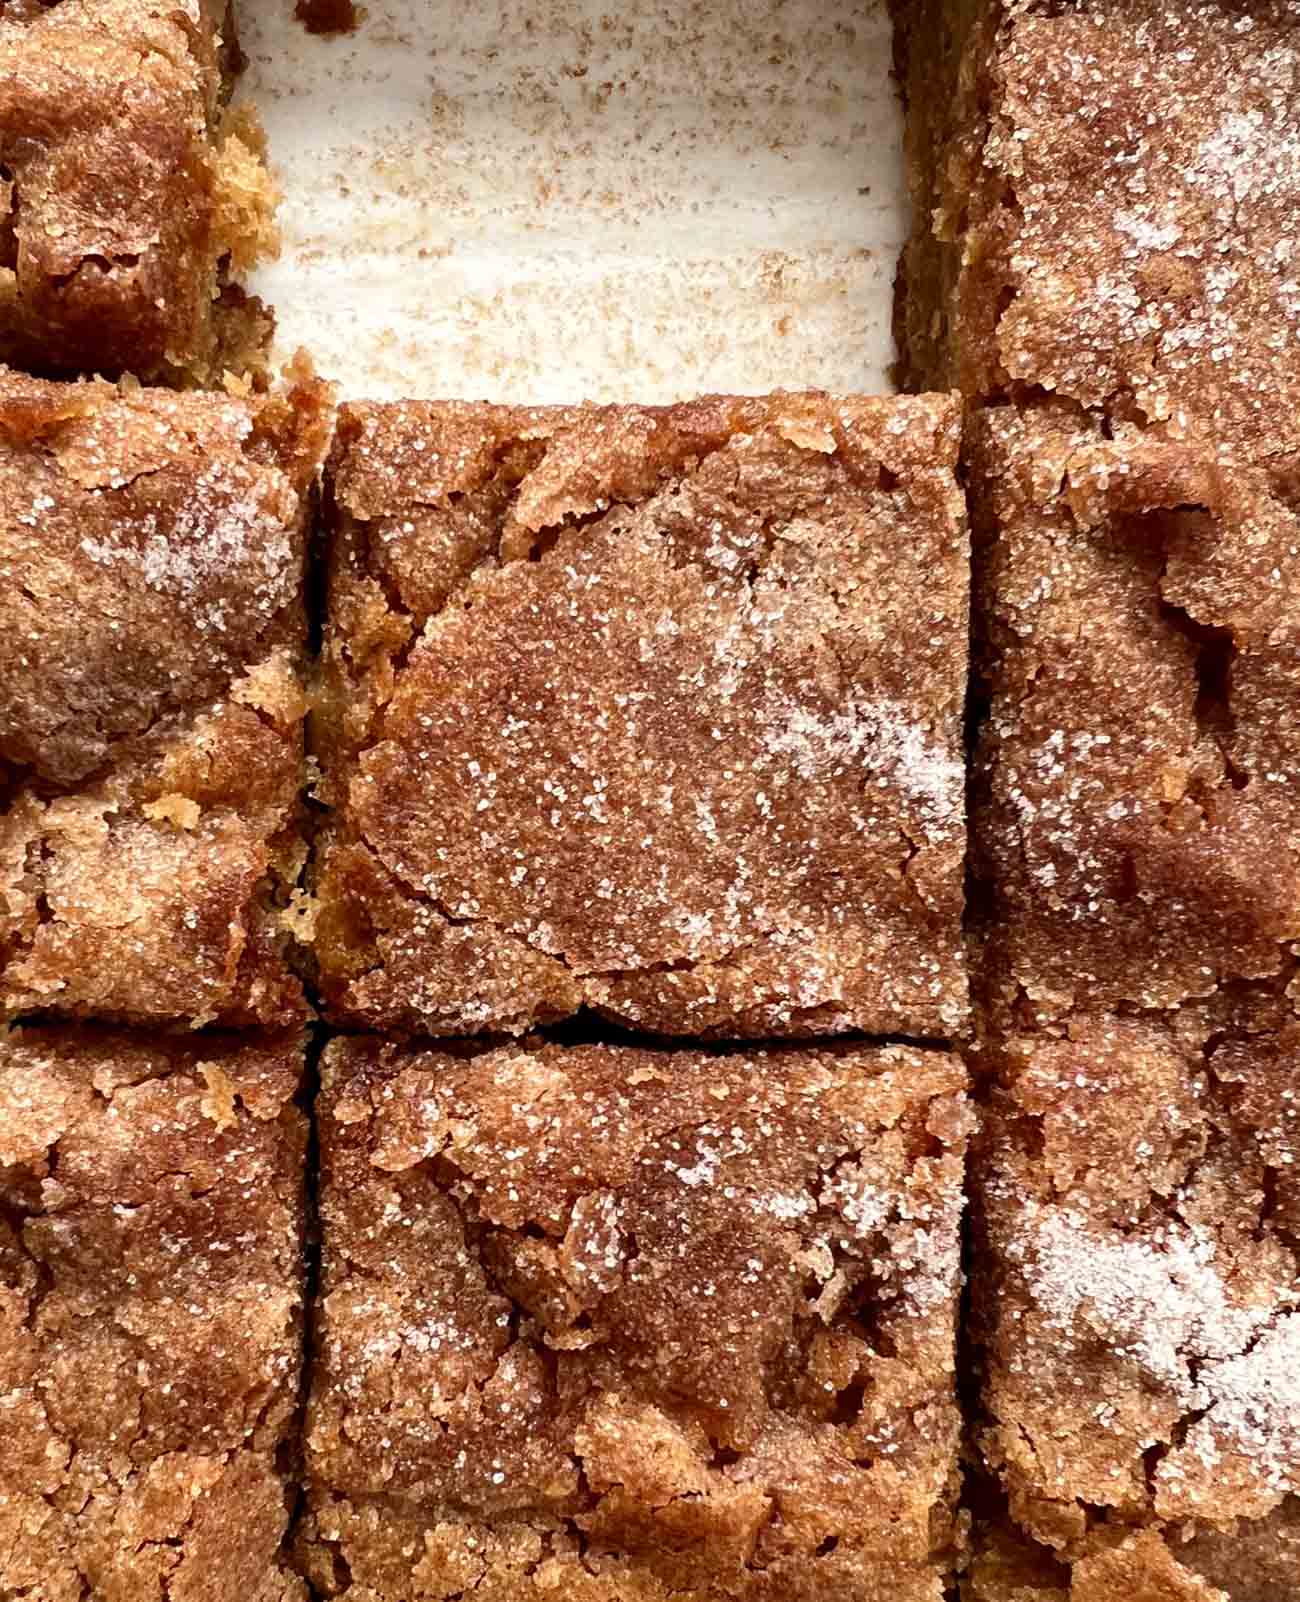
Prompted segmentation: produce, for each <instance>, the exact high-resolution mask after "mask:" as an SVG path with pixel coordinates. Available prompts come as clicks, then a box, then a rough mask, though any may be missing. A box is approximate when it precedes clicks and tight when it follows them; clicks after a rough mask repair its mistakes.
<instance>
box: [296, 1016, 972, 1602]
mask: <svg viewBox="0 0 1300 1602" xmlns="http://www.w3.org/2000/svg"><path fill="white" fill-rule="evenodd" d="M451 1050H452V1053H454V1054H447V1053H444V1052H436V1051H420V1050H416V1049H414V1048H402V1047H397V1046H394V1045H391V1044H383V1043H381V1042H379V1041H377V1040H374V1039H368V1038H365V1037H354V1038H352V1039H347V1040H340V1041H336V1042H334V1043H333V1044H332V1045H331V1046H329V1047H328V1049H327V1051H326V1054H325V1061H324V1069H323V1091H322V1096H321V1100H320V1103H319V1119H320V1136H321V1216H322V1225H323V1270H322V1272H323V1280H322V1286H321V1301H320V1304H319V1314H318V1320H319V1322H318V1330H317V1341H316V1348H315V1350H316V1355H315V1358H314V1364H313V1375H312V1384H311V1398H310V1403H309V1408H308V1421H307V1476H308V1484H309V1505H308V1513H307V1517H306V1519H305V1522H304V1526H303V1533H302V1537H301V1543H300V1549H299V1555H300V1558H301V1560H302V1563H303V1566H304V1572H305V1574H306V1575H307V1577H308V1578H309V1580H310V1581H311V1582H312V1584H313V1586H314V1587H315V1588H316V1590H317V1592H318V1594H320V1595H322V1596H325V1597H333V1596H338V1595H346V1596H349V1597H357V1596H361V1595H364V1596H366V1597H367V1598H369V1599H371V1602H399V1599H401V1602H407V1599H415V1598H419V1597H441V1596H447V1597H450V1596H453V1595H461V1594H465V1595H468V1594H470V1593H471V1592H472V1593H473V1594H475V1595H481V1596H483V1597H485V1598H487V1597H493V1598H496V1597H500V1598H506V1597H509V1598H511V1599H522V1598H531V1597H537V1598H538V1599H539V1602H540V1599H541V1598H544V1597H563V1598H565V1599H566V1602H604V1599H606V1598H608V1599H611V1602H612V1599H614V1598H632V1597H636V1598H646V1599H651V1598H653V1599H656V1602H658V1599H664V1602H666V1599H667V1598H669V1597H679V1598H696V1599H699V1602H712V1599H717V1602H722V1599H723V1598H731V1599H758V1598H763V1599H770V1602H777V1599H780V1602H850V1599H851V1602H877V1599H878V1602H922V1599H924V1602H939V1599H940V1598H941V1597H942V1596H943V1595H944V1577H945V1573H946V1572H947V1569H948V1566H949V1565H950V1564H951V1561H952V1556H953V1554H952V1550H951V1547H952V1543H953V1539H954V1526H953V1506H952V1503H953V1497H954V1494H955V1485H956V1454H957V1444H958V1412H957V1405H956V1399H955V1392H954V1372H953V1365H954V1356H953V1344H954V1324H955V1317H956V1301H957V1293H958V1280H959V1262H958V1259H959V1245H958V1236H959V1221H960V1216H961V1211H962V1204H963V1166H964V1165H963V1156H964V1147H965V1142H966V1136H967V1131H968V1125H969V1124H970V1122H971V1121H972V1119H971V1113H970V1110H969V1108H968V1107H967V1105H966V1101H965V1090H964V1086H965V1076H964V1072H963V1069H962V1067H961V1064H960V1063H959V1062H958V1061H957V1060H956V1059H955V1058H953V1057H951V1056H947V1055H944V1054H942V1053H938V1052H921V1051H915V1050H911V1049H907V1048H903V1047H888V1048H883V1049H867V1048H844V1047H839V1048H831V1049H826V1050H790V1049H787V1050H784V1051H776V1052H771V1053H763V1054H759V1055H756V1056H746V1055H742V1054H734V1053H732V1054H720V1053H717V1052H708V1051H701V1050H695V1051H674V1052H668V1051H652V1050H645V1049H639V1048H631V1047H621V1048H620V1047H610V1046H574V1047H563V1046H554V1045H551V1046H537V1047H533V1046H530V1045H528V1044H524V1045H521V1046H511V1047H505V1048H498V1049H495V1050H491V1051H488V1052H482V1053H477V1054H475V1053H473V1052H472V1051H471V1050H470V1048H469V1047H468V1046H465V1045H459V1046H457V1047H453V1048H451Z"/></svg>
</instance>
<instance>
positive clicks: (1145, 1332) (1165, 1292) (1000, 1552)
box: [969, 964, 1300, 1602]
mask: <svg viewBox="0 0 1300 1602" xmlns="http://www.w3.org/2000/svg"><path fill="white" fill-rule="evenodd" d="M1298 1008H1300V980H1298V978H1297V970H1296V968H1295V965H1294V964H1292V965H1291V967H1290V969H1289V971H1288V972H1287V974H1285V975H1284V976H1282V977H1281V978H1279V979H1278V980H1276V981H1272V982H1270V983H1268V984H1258V983H1257V984H1235V985H1230V986H1226V987H1225V988H1224V989H1223V990H1222V991H1221V992H1220V993H1218V994H1217V995H1216V996H1214V997H1212V998H1210V999H1209V1000H1207V1001H1204V1002H1199V1003H1189V1004H1186V1005H1184V1006H1183V1007H1181V1008H1179V1009H1177V1010H1176V1011H1174V1012H1172V1013H1170V1014H1166V1015H1164V1016H1161V1015H1159V1014H1145V1015H1143V1016H1141V1017H1119V1016H1115V1017H1106V1016H1100V1015H1094V1016H1090V1017H1080V1018H1076V1019H1075V1020H1073V1021H1072V1023H1071V1025H1070V1028H1069V1031H1068V1033H1066V1034H1063V1035H1062V1036H1061V1037H1059V1038H1053V1037H1050V1036H1046V1035H1044V1034H1041V1033H1040V1034H1030V1035H1015V1034H1012V1035H1010V1036H1009V1037H1007V1038H1006V1039H1004V1040H1003V1041H1002V1043H1001V1044H1000V1045H999V1046H998V1048H997V1049H996V1051H995V1062H996V1066H997V1070H998V1073H997V1088H996V1090H995V1094H994V1099H993V1112H992V1113H991V1115H990V1118H989V1126H988V1128H987V1130H986V1133H985V1138H984V1140H983V1143H982V1145H981V1148H980V1156H979V1160H978V1162H977V1163H976V1187H975V1188H976V1216H977V1227H976V1247H975V1258H974V1265H973V1268H972V1272H971V1284H972V1288H973V1293H974V1314H973V1318H974V1329H973V1336H974V1342H975V1348H976V1350H977V1352H980V1353H981V1354H982V1366H983V1371H984V1372H983V1385H982V1404H983V1410H984V1415H985V1417H984V1422H983V1425H982V1428H981V1430H980V1432H979V1435H978V1437H977V1439H978V1441H979V1445H980V1447H981V1448H982V1452H983V1456H984V1459H985V1461H986V1463H987V1464H988V1466H989V1467H990V1469H991V1470H993V1471H994V1472H995V1473H996V1475H997V1476H998V1478H999V1479H1000V1481H1001V1483H1002V1487H1003V1489H1004V1491H1005V1493H1006V1494H1007V1498H1008V1503H1009V1521H1008V1526H1009V1527H1008V1531H1007V1532H1006V1533H1005V1534H1003V1535H1000V1536H998V1537H997V1539H996V1541H995V1542H994V1543H991V1545H989V1546H985V1548H984V1550H983V1551H982V1552H981V1553H980V1555H979V1556H978V1557H977V1559H976V1561H975V1562H974V1564H973V1565H972V1571H971V1585H970V1590H969V1596H970V1598H971V1602H1004V1599H1005V1602H1012V1599H1016V1598H1022V1599H1024V1602H1030V1599H1036V1598H1037V1597H1038V1596H1039V1594H1040V1591H1041V1594H1042V1596H1043V1597H1044V1599H1045V1602H1046V1599H1048V1598H1050V1599H1052V1602H1055V1599H1056V1598H1058V1597H1059V1598H1060V1599H1061V1602H1065V1598H1067V1597H1068V1598H1069V1599H1070V1602H1112V1599H1114V1598H1118V1597H1124V1598H1133V1599H1150V1602H1225V1599H1226V1602H1282V1599H1283V1598H1290V1597H1294V1596H1296V1595H1300V1015H1298V1010H1297V1009H1298ZM1017 1528H1018V1529H1019V1531H1020V1534H1021V1537H1022V1542H1023V1544H1022V1546H1021V1549H1020V1551H1019V1552H1018V1553H1014V1548H1013V1547H1011V1541H1012V1532H1014V1531H1015V1530H1016V1529H1017ZM1009 1550H1010V1551H1011V1552H1012V1553H1013V1555H1011V1556H1009V1555H1008V1551H1009ZM1035 1573H1037V1574H1038V1575H1040V1576H1041V1583H1040V1582H1038V1581H1036V1580H1035V1579H1034V1575H1035ZM1035 1584H1039V1589H1037V1590H1036V1589H1034V1586H1035Z"/></svg>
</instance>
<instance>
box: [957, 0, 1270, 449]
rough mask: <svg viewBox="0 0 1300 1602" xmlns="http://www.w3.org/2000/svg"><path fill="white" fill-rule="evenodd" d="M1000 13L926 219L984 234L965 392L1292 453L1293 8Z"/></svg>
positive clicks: (1116, 3)
mask: <svg viewBox="0 0 1300 1602" xmlns="http://www.w3.org/2000/svg"><path fill="white" fill-rule="evenodd" d="M999 9H1000V10H1001V12H1002V15H1003V21H1002V24H1001V27H1000V28H999V29H998V30H997V31H996V32H994V33H993V34H992V36H991V44H990V46H989V47H988V48H987V56H986V59H985V60H983V61H982V62H980V61H972V62H970V63H968V68H967V71H968V77H967V79H966V85H965V88H966V93H967V96H968V99H967V101H966V102H965V103H964V106H963V110H962V113H961V116H960V117H959V119H958V120H959V122H960V123H961V124H962V125H963V126H962V129H961V132H960V133H959V134H958V138H957V146H956V152H955V155H952V156H950V158H949V159H950V165H949V166H948V169H947V170H948V173H949V185H950V187H949V191H948V193H947V194H946V195H945V196H944V198H943V208H944V210H943V213H942V214H941V219H940V227H941V228H949V229H950V228H953V227H959V226H960V224H959V213H963V214H965V213H968V223H967V226H969V227H970V228H971V229H973V230H974V232H975V233H976V235H977V236H978V242H977V243H976V244H975V245H974V246H973V248H972V250H971V252H970V253H969V255H968V267H967V271H966V274H965V281H964V290H963V293H964V295H965V297H966V305H965V307H964V309H963V312H962V313H961V315H963V316H965V317H966V318H968V319H969V323H968V326H967V328H966V330H965V331H964V333H960V334H959V342H960V341H962V340H964V341H965V343H966V345H967V347H968V348H967V349H966V350H965V352H964V361H965V364H966V367H967V372H966V375H965V381H972V380H973V381H974V383H975V384H976V386H977V389H978V391H979V392H980V393H988V392H989V390H990V389H993V390H996V389H998V388H1000V387H1002V386H1003V385H1005V383H1006V382H1007V381H1008V380H1011V381H1019V382H1020V383H1022V384H1024V385H1028V386H1040V387H1042V388H1045V389H1047V390H1050V391H1052V392H1053V393H1055V394H1058V395H1062V396H1069V397H1072V398H1073V399H1076V400H1078V401H1081V402H1082V403H1083V404H1085V405H1087V406H1103V405H1104V406H1106V407H1107V408H1108V409H1111V410H1113V411H1115V412H1117V413H1119V414H1127V413H1131V412H1135V413H1136V414H1138V415H1140V416H1141V417H1143V418H1145V419H1146V420H1147V421H1149V422H1151V423H1155V424H1159V425H1161V426H1162V427H1164V428H1167V430H1168V431H1169V432H1170V433H1171V434H1172V435H1174V436H1175V437H1177V436H1179V435H1182V434H1184V433H1185V432H1186V431H1187V430H1188V428H1189V427H1190V428H1196V429H1200V430H1201V431H1203V432H1204V433H1206V434H1207V435H1208V436H1209V437H1210V438H1211V439H1212V440H1213V441H1215V442H1216V443H1219V444H1223V445H1230V446H1232V447H1233V448H1235V449H1238V450H1243V449H1244V450H1245V451H1246V452H1248V453H1251V454H1268V453H1271V452H1274V451H1277V450H1279V449H1287V448H1294V443H1295V438H1296V425H1295V416H1296V412H1297V408H1298V407H1300V360H1297V356H1298V355H1300V279H1298V278H1297V266H1298V262H1297V259H1296V256H1295V252H1296V250H1297V248H1298V247H1297V245H1296V240H1295V216H1296V212H1297V210H1298V209H1300V125H1298V124H1297V121H1296V116H1295V108H1296V105H1297V102H1300V11H1298V10H1297V7H1296V5H1295V4H1294V0H1246V3H1239V0H1188V3H1181V0H1180V3H1178V4H1171V3H1168V0H1074V3H1070V4H1065V5H1055V4H1046V3H1042V0H1005V3H1004V4H1003V5H1002V6H1001V7H1000V8H999ZM981 168H983V172H982V173H981Z"/></svg>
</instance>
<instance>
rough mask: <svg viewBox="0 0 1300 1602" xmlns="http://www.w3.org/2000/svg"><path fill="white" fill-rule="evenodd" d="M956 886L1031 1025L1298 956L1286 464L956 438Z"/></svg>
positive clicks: (1033, 436)
mask: <svg viewBox="0 0 1300 1602" xmlns="http://www.w3.org/2000/svg"><path fill="white" fill-rule="evenodd" d="M968 453H969V457H970V485H971V497H972V502H971V504H972V521H973V525H974V530H975V539H976V545H977V563H976V609H977V625H976V631H977V635H978V638H979V641H980V660H979V663H978V671H979V673H980V675H981V676H982V677H983V679H984V680H985V681H986V683H987V687H988V689H989V692H990V696H991V705H990V712H989V717H988V721H987V722H986V724H985V725H984V727H983V729H982V732H981V740H980V747H979V752H978V756H977V778H976V790H975V794H976V797H977V800H976V803H975V807H974V814H973V825H974V832H975V836H976V844H977V853H976V865H977V870H978V872H979V874H980V876H981V877H982V878H983V879H984V880H985V882H986V885H987V888H988V890H989V892H990V894H991V897H992V917H993V920H994V924H995V930H994V934H993V939H994V941H995V944H996V946H997V947H998V948H999V953H1000V957H1001V959H1004V961H1005V970H1006V979H1007V982H1008V984H1009V985H1010V986H1012V987H1013V988H1014V990H1015V991H1016V992H1017V993H1018V994H1020V995H1022V996H1023V997H1024V998H1025V1000H1026V1001H1027V1003H1028V1005H1029V1007H1030V1009H1031V1010H1032V1011H1034V1012H1035V1013H1037V1014H1038V1015H1039V1016H1040V1017H1049V1016H1055V1015H1060V1014H1062V1013H1065V1012H1067V1011H1068V1010H1069V1009H1070V1008H1071V1007H1076V1006H1077V1007H1084V1006H1103V1007H1109V1006H1112V1005H1116V1004H1119V1003H1132V1004H1135V1005H1138V1006H1144V1007H1165V1006H1172V1005H1174V1004H1176V1003H1177V1002H1178V1001H1179V1000H1180V999H1182V998H1183V997H1187V996H1197V995H1202V994H1205V993H1207V992H1209V991H1211V990H1212V989H1213V988H1214V986H1215V984H1216V983H1217V982H1218V981H1220V980H1221V979H1223V978H1232V977H1239V976H1248V977H1249V976H1262V975H1266V974H1271V973H1276V972H1278V971H1279V969H1280V968H1281V966H1282V964H1283V962H1284V960H1285V958H1286V953H1287V944H1288V942H1292V941H1294V940H1296V939H1297V938H1298V937H1300V790H1298V788H1297V786H1298V783H1300V495H1298V494H1297V485H1298V484H1300V473H1298V471H1297V463H1298V462H1300V458H1295V457H1293V458H1291V459H1290V462H1289V463H1288V462H1287V461H1286V459H1284V458H1278V459H1277V462H1276V463H1275V470H1274V471H1272V472H1264V471H1263V470H1260V469H1254V468H1245V467H1240V466H1238V467H1235V468H1232V469H1230V470H1227V469H1223V470H1221V469H1219V468H1217V467H1216V466H1215V464H1214V462H1213V461H1212V460H1210V459H1209V457H1208V456H1207V455H1206V454H1205V453H1204V452H1202V451H1201V450H1199V449H1198V448H1196V447H1194V446H1174V445H1166V444H1163V443H1161V442H1155V441H1148V440H1145V439H1143V438H1134V437H1132V436H1129V438H1128V439H1127V440H1126V441H1119V440H1116V441H1108V440H1105V439H1102V438H1101V437H1100V434H1099V433H1098V432H1096V431H1093V430H1090V429H1088V428H1086V427H1084V426H1082V425H1078V424H1076V423H1075V422H1073V421H1071V420H1070V418H1069V417H1068V416H1066V415H1065V414H1064V413H1057V414H1052V413H1048V412H1042V411H1039V412H1034V413H1030V414H1027V415H1025V414H1017V413H1016V412H1015V411H1013V410H1011V409H1010V408H996V409H991V410H989V411H986V412H984V413H983V414H981V415H979V416H978V417H976V418H975V419H974V420H973V423H972V425H971V428H970V430H969V433H968Z"/></svg>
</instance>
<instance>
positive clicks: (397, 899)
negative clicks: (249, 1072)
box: [318, 395, 967, 1036]
mask: <svg viewBox="0 0 1300 1602" xmlns="http://www.w3.org/2000/svg"><path fill="white" fill-rule="evenodd" d="M957 433H958V411H957V408H956V406H955V404H954V403H953V401H951V400H950V399H948V398H944V397H922V398H911V399H903V398H900V399H895V400H874V401H873V400H861V399H837V398H834V397H830V396H825V395H790V396H780V395H778V396H775V397H771V398H768V399H763V400H731V399H723V398H714V399H709V400H704V401H701V402H698V403H693V404H690V405H684V406H679V407H674V408H669V409H664V410H639V409H635V408H609V409H591V410H588V411H576V412H566V411H546V410H543V411H526V410H509V409H503V408H493V407H479V406H462V405H441V406H439V405H432V406H424V405H415V404H407V405H401V406H386V407H385V406H374V407H367V406H353V407H348V408H345V409H344V412H343V416H342V420H341V427H340V437H339V442H338V444H337V446H336V449H335V454H334V459H333V469H332V477H333V494H334V498H335V501H336V503H337V507H338V512H339V522H338V528H337V532H336V544H335V555H334V568H333V577H332V584H331V597H330V619H329V627H328V634H327V689H326V699H325V706H324V710H325V713H326V719H325V724H326V727H325V729H324V734H323V749H322V756H323V760H324V765H325V770H326V787H325V791H324V794H325V798H326V799H327V800H328V801H329V802H330V804H331V805H332V806H334V807H335V808H337V809H338V811H339V819H338V823H337V835H336V840H335V845H336V847H337V849H336V851H335V854H334V855H333V856H332V857H330V858H327V862H326V868H325V870H324V872H323V874H322V877H321V881H320V893H321V898H322V901H323V903H324V917H323V919H322V921H321V924H320V926H319V936H320V938H319V941H318V951H319V952H320V954H321V958H322V965H323V968H324V970H325V972H324V985H325V990H326V994H327V997H328V999H329V1000H330V1001H331V1003H332V1004H333V1005H334V1006H335V1007H336V1008H337V1009H338V1010H339V1012H341V1013H342V1014H343V1016H345V1017H351V1018H354V1019H361V1020H364V1021H366V1022H368V1023H372V1024H378V1025H386V1026H398V1027H404V1028H408V1029H425V1030H428V1029H434V1030H438V1031H450V1032H473V1031H475V1030H477V1029H482V1028H501V1027H507V1028H520V1027H526V1026H527V1025H528V1023H529V1022H530V1021H533V1020H535V1019H539V1018H541V1019H545V1018H547V1017H556V1016H563V1015H564V1014H565V1013H568V1012H572V1011H573V1010H575V1008H576V1007H577V1006H578V1005H579V1004H580V1003H582V1002H583V1001H585V1002H587V1003H588V1004H590V1005H594V1006H597V1007H599V1008H601V1009H602V1010H604V1011H606V1012H608V1013H610V1014H613V1015H615V1016H617V1017H620V1018H623V1019H626V1020H628V1021H630V1022H632V1023H634V1024H637V1025H640V1026H642V1027H647V1028H651V1029H660V1030H664V1031H666V1032H672V1033H688V1034H707V1033H709V1032H718V1033H727V1032H730V1033H736V1032H739V1033H742V1034H764V1033H790V1032H793V1033H798V1032H801V1031H805V1032H829V1031H832V1030H834V1029H843V1028H861V1029H870V1030H875V1031H877V1032H889V1031H894V1030H897V1031H908V1032H910V1033H913V1034H917V1035H933V1036H945V1035H950V1034H952V1033H953V1032H955V1030H956V1028H957V1027H958V1026H959V1025H960V1023H961V1020H962V1019H963V1017H964V1012H965V982H964V973H963V966H962V959H961V951H960V934H959V926H960V917H961V864H962V855H963V838H964V813H963V766H962V758H961V746H960V711H961V703H962V696H963V691H964V677H965V663H966V626H967V625H966V617H967V599H966V586H967V548H966V537H965V527H964V518H963V509H962V503H961V497H960V494H959V492H958V489H957V486H956V483H955V480H954V475H953V468H954V462H955V453H956V446H957Z"/></svg>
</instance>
